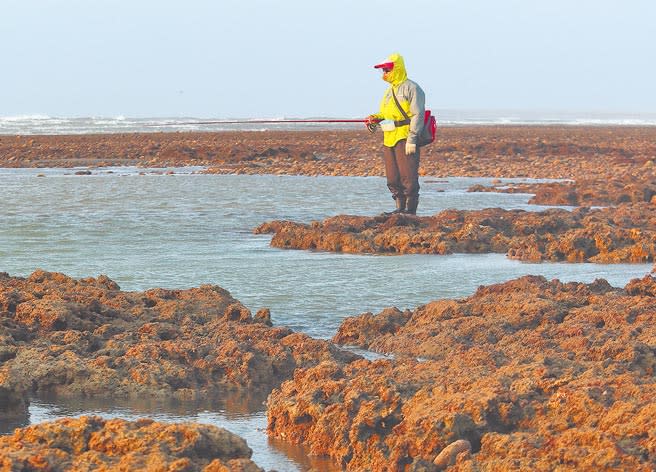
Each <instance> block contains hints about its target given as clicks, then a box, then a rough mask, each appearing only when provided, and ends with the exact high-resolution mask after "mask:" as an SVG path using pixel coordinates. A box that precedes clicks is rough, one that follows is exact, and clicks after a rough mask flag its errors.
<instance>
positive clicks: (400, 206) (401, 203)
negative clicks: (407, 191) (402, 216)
mask: <svg viewBox="0 0 656 472" xmlns="http://www.w3.org/2000/svg"><path fill="white" fill-rule="evenodd" d="M392 198H394V200H395V201H396V210H394V211H386V212H383V215H387V216H389V215H396V214H398V213H404V212H405V202H406V198H405V195H397V196H395V197H392Z"/></svg>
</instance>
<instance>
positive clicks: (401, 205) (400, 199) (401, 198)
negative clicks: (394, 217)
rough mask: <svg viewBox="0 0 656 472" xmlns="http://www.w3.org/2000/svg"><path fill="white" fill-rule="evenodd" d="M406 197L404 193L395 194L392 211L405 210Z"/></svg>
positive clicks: (399, 211) (400, 211) (401, 211)
mask: <svg viewBox="0 0 656 472" xmlns="http://www.w3.org/2000/svg"><path fill="white" fill-rule="evenodd" d="M405 205H406V198H405V195H397V196H396V210H394V213H403V212H404V211H405Z"/></svg>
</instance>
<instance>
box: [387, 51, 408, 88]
mask: <svg viewBox="0 0 656 472" xmlns="http://www.w3.org/2000/svg"><path fill="white" fill-rule="evenodd" d="M384 62H392V63H394V68H393V69H392V70H391V71H390V72H387V73H386V74H384V75H383V80H384V81H385V82H389V83H390V84H392V85H399V84H400V83H402V82H404V81H405V80H406V79H407V78H408V73H407V72H406V70H405V62H403V56H401V54H399V53H394V54H391V55H390V56H388V57H387V59H385V61H384Z"/></svg>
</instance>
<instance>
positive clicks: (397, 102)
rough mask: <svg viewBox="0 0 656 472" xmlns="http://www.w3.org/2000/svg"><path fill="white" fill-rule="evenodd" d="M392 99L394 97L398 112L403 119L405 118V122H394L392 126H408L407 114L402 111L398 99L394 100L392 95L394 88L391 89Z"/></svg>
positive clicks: (393, 94) (394, 95)
mask: <svg viewBox="0 0 656 472" xmlns="http://www.w3.org/2000/svg"><path fill="white" fill-rule="evenodd" d="M392 97H394V103H396V107H397V108H398V109H399V111H400V112H401V114H402V115H403V118H405V120H402V121H395V122H394V124H395V125H396V126H406V125H409V124H410V117H409V116H408V114H407V113H406V112H405V110H404V109H403V107H402V106H401V104H400V103H399V99H398V98H396V94H395V93H394V87H392Z"/></svg>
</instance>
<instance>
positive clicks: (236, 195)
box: [0, 168, 652, 471]
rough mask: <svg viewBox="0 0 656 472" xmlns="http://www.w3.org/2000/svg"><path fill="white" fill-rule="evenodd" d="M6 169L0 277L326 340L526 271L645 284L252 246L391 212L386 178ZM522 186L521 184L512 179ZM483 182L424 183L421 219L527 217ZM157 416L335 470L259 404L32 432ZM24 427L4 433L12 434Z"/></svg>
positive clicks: (53, 408)
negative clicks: (57, 279)
mask: <svg viewBox="0 0 656 472" xmlns="http://www.w3.org/2000/svg"><path fill="white" fill-rule="evenodd" d="M170 170H171V169H136V168H103V169H91V172H92V174H91V175H83V176H81V175H75V170H70V169H0V215H2V224H1V225H0V271H2V272H7V273H9V274H10V275H12V276H27V275H29V274H30V273H31V272H32V271H34V270H35V269H37V268H41V269H44V270H49V271H56V272H63V273H65V274H67V275H69V276H72V277H89V276H94V277H95V276H98V275H100V274H105V275H107V276H109V277H110V278H111V279H112V280H114V281H115V282H117V283H118V284H119V285H120V286H121V289H122V290H145V289H148V288H153V287H165V288H189V287H195V286H198V285H200V284H205V283H211V284H216V285H220V286H221V287H223V288H225V289H228V290H229V291H230V292H231V294H232V295H233V296H234V297H235V298H237V299H239V300H240V301H241V302H242V303H244V304H245V305H246V306H248V307H249V308H250V309H251V311H253V312H255V311H256V310H257V309H258V308H261V307H269V308H270V309H271V316H272V319H273V322H274V324H276V325H285V326H289V327H291V328H292V329H294V330H297V331H302V332H305V333H307V334H309V335H311V336H313V337H317V338H330V337H332V335H333V334H334V333H335V330H336V329H337V327H338V326H339V324H340V322H341V320H342V319H343V318H345V317H347V316H351V315H356V314H359V313H362V312H365V311H371V312H374V313H376V312H378V311H380V310H381V309H382V308H385V307H387V306H396V307H398V308H400V309H405V308H411V309H412V308H415V307H416V306H418V305H421V304H424V303H426V302H428V301H431V300H435V299H438V298H453V297H461V296H467V295H471V294H472V293H473V292H474V291H475V290H476V288H477V287H478V286H480V285H486V284H491V283H497V282H502V281H505V280H508V279H512V278H515V277H519V276H521V275H525V274H535V275H544V276H545V277H547V278H548V279H552V278H559V279H561V280H563V281H573V280H576V281H582V282H592V281H593V280H595V279H596V278H605V279H606V280H608V281H609V282H610V283H611V284H612V285H614V286H623V285H625V284H626V283H627V282H628V281H629V280H630V279H632V278H635V277H642V276H644V275H645V274H647V273H649V272H650V270H651V268H652V266H651V265H650V264H614V265H601V264H566V263H542V264H527V263H521V262H518V261H512V260H509V259H507V258H506V257H505V256H504V255H501V254H483V255H468V254H454V255H449V256H430V255H405V256H389V255H386V256H378V255H351V254H331V253H321V252H307V251H291V250H280V249H274V248H271V247H269V241H270V236H269V235H254V234H253V233H252V231H253V229H254V228H255V227H256V226H258V225H259V224H260V223H262V222H265V221H269V220H274V219H290V220H295V221H303V222H309V221H312V220H321V219H324V218H327V217H329V216H334V215H336V214H353V215H373V214H377V213H380V212H382V211H384V210H388V209H390V208H391V207H392V206H393V201H392V199H391V198H390V197H389V193H388V191H387V188H386V186H385V181H384V179H382V178H378V177H303V176H246V175H230V176H222V175H202V174H198V173H195V171H197V170H198V169H193V168H184V169H173V171H174V173H173V174H170V173H168V172H167V171H170ZM513 181H526V180H525V179H513ZM477 183H483V184H489V183H490V179H480V178H475V179H474V178H449V179H442V178H440V179H438V178H423V179H422V180H421V186H422V189H421V200H420V205H419V211H418V213H419V214H420V215H431V214H434V213H437V212H439V211H441V210H443V209H446V208H456V209H481V208H487V207H501V208H507V209H511V208H521V209H526V210H531V211H536V210H540V209H541V207H537V206H534V205H528V204H527V203H526V202H527V201H528V198H529V195H526V194H495V193H468V192H467V191H466V190H467V188H468V187H469V186H471V185H473V184H477ZM82 414H100V415H102V416H105V417H123V418H136V417H143V416H148V417H152V418H155V419H157V420H161V421H185V420H190V421H198V422H204V423H212V424H216V425H218V426H221V427H225V428H226V429H229V430H231V431H233V432H235V433H237V434H239V435H240V436H242V437H244V438H245V439H246V440H247V441H248V443H249V445H250V447H251V448H252V449H253V451H254V454H253V459H254V460H255V461H256V462H257V463H258V464H259V465H260V466H262V467H264V468H266V469H270V468H275V469H277V470H281V471H283V470H284V471H288V470H307V469H308V468H310V467H315V468H317V469H319V470H330V462H329V461H321V460H319V459H316V458H314V459H310V458H308V457H307V454H306V451H304V450H303V449H302V448H294V447H289V446H288V445H285V444H284V443H280V442H276V441H271V440H269V439H268V438H267V437H266V434H265V429H266V413H265V411H264V405H263V399H262V398H259V399H244V398H224V399H214V400H213V401H212V402H208V403H206V404H200V403H194V404H181V403H176V404H163V403H157V402H147V401H143V402H131V403H130V404H120V403H116V404H108V403H107V402H93V401H90V400H87V401H77V400H76V401H63V400H58V399H51V398H41V399H34V400H33V402H32V405H31V407H30V418H29V422H30V423H35V422H40V421H44V420H47V419H55V418H59V417H62V416H79V415H82ZM14 426H20V425H8V426H7V427H6V428H5V432H6V431H9V430H10V427H14Z"/></svg>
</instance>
